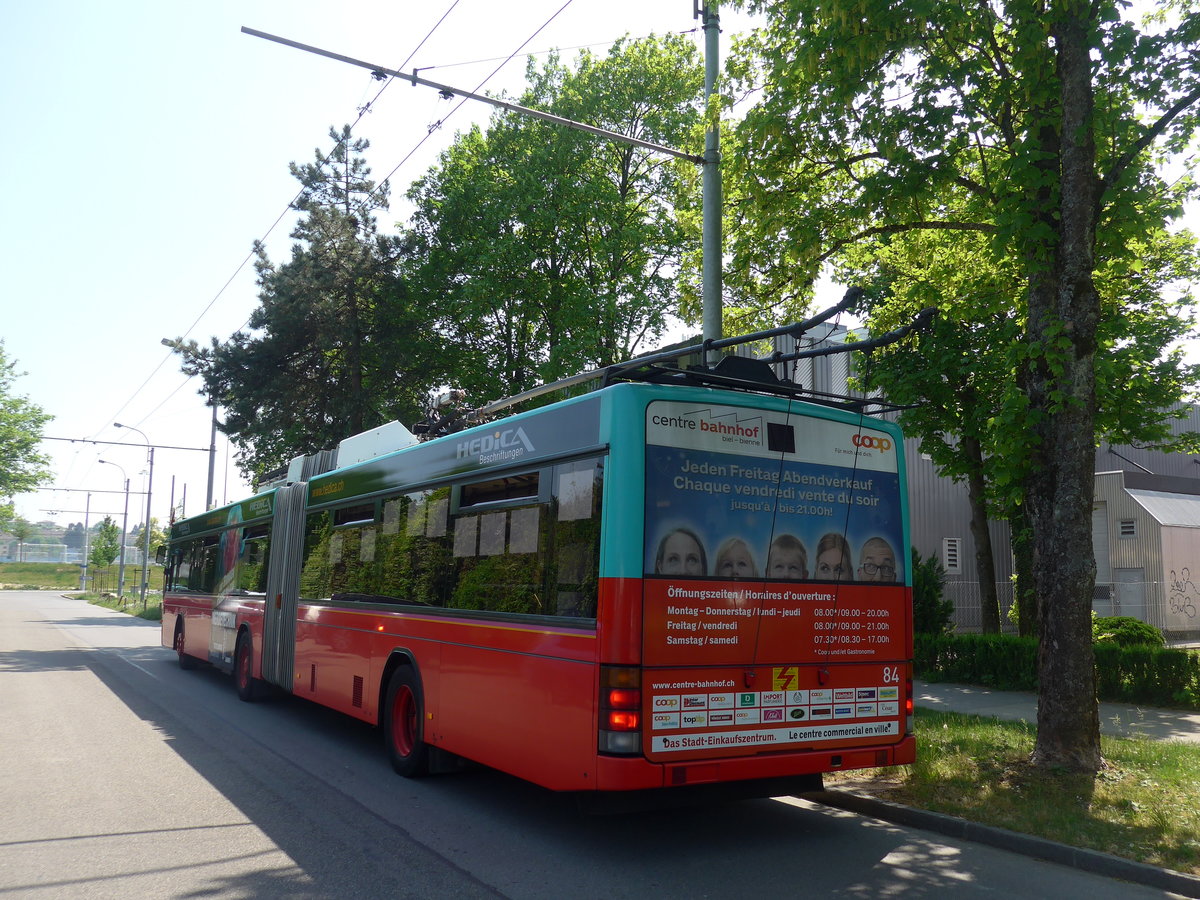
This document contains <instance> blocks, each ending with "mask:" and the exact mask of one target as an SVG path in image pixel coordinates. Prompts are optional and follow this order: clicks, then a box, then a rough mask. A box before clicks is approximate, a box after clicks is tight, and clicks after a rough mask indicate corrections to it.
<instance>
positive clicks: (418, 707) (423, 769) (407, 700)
mask: <svg viewBox="0 0 1200 900" xmlns="http://www.w3.org/2000/svg"><path fill="white" fill-rule="evenodd" d="M424 719H425V700H424V697H423V696H422V694H421V685H420V682H418V681H417V674H416V672H415V671H414V670H413V667H412V666H400V667H399V668H397V669H396V670H395V671H394V672H393V673H392V677H391V678H390V679H389V680H388V687H387V697H386V699H385V701H384V705H383V739H384V741H385V742H386V744H387V749H388V756H389V757H390V758H391V761H392V768H393V769H395V770H396V771H397V772H398V773H399V774H401V775H403V776H404V777H405V778H420V777H421V776H422V775H427V774H428V773H429V745H428V744H426V743H425V741H424V740H422V739H421V735H422V733H423V730H422V724H423V723H424Z"/></svg>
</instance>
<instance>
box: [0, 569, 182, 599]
mask: <svg viewBox="0 0 1200 900" xmlns="http://www.w3.org/2000/svg"><path fill="white" fill-rule="evenodd" d="M80 574H81V572H80V568H79V566H77V565H75V564H74V563H0V590H9V591H77V590H79V577H80ZM119 574H120V567H119V566H116V565H112V566H105V567H102V568H99V569H98V568H96V567H95V566H90V567H89V568H88V584H87V590H88V591H95V592H96V593H104V592H109V593H114V594H115V593H116V591H117V584H118V581H119V577H118V576H119ZM147 574H148V577H149V580H150V590H152V591H161V590H162V578H163V570H162V567H161V566H154V565H152V566H150V570H149V572H148V573H147ZM141 583H142V570H141V567H140V566H126V568H125V593H126V594H132V593H136V592H137V586H138V585H140V584H141Z"/></svg>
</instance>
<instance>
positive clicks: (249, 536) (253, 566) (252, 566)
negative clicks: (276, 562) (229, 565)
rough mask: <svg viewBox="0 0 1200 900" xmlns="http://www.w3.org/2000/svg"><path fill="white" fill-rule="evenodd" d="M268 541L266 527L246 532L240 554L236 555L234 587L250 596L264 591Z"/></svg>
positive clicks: (268, 532)
mask: <svg viewBox="0 0 1200 900" xmlns="http://www.w3.org/2000/svg"><path fill="white" fill-rule="evenodd" d="M270 539H271V535H270V528H268V527H267V526H266V525H261V526H258V527H257V528H252V529H247V530H246V534H245V536H244V537H243V538H242V546H241V553H239V554H238V563H237V567H238V568H237V582H236V585H235V586H236V587H237V588H238V589H239V590H243V591H247V592H248V593H251V594H261V593H263V592H265V591H266V589H267V566H268V560H269V556H270V553H269V548H270V542H271V540H270Z"/></svg>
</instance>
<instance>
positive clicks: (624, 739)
mask: <svg viewBox="0 0 1200 900" xmlns="http://www.w3.org/2000/svg"><path fill="white" fill-rule="evenodd" d="M599 715H600V722H599V732H600V734H599V749H600V752H601V753H620V754H623V755H633V754H638V753H641V752H642V735H641V727H642V670H641V669H638V668H636V667H633V666H601V668H600V703H599Z"/></svg>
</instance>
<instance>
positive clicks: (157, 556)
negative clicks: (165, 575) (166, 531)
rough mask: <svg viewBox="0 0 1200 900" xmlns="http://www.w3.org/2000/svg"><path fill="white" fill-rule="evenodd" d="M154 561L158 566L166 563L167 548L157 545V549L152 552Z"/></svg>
mask: <svg viewBox="0 0 1200 900" xmlns="http://www.w3.org/2000/svg"><path fill="white" fill-rule="evenodd" d="M154 561H155V562H156V563H158V565H160V566H161V565H162V564H163V563H165V562H166V561H167V548H166V546H165V545H164V544H159V545H158V549H157V550H155V551H154Z"/></svg>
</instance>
